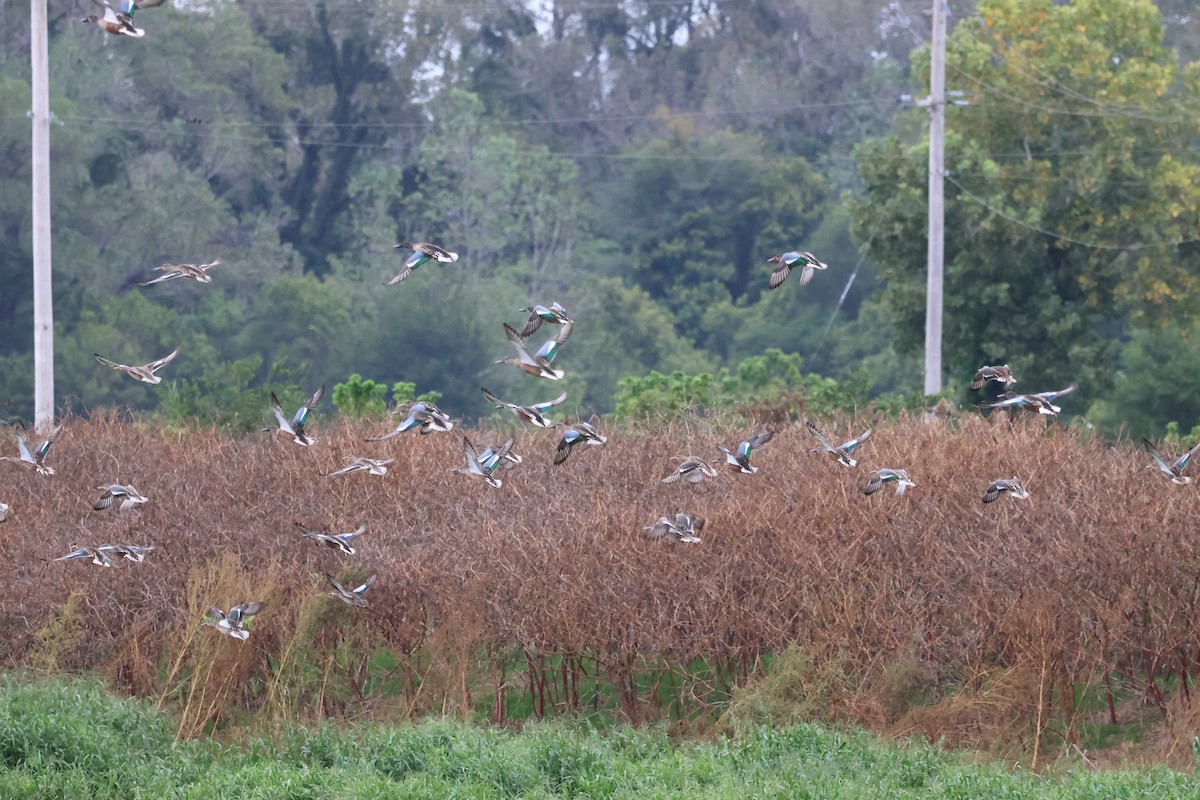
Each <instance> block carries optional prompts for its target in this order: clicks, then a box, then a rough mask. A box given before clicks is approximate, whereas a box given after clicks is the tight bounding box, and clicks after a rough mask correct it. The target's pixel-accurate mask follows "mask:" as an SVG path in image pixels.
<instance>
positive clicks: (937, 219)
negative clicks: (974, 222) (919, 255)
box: [925, 0, 946, 395]
mask: <svg viewBox="0 0 1200 800" xmlns="http://www.w3.org/2000/svg"><path fill="white" fill-rule="evenodd" d="M928 103H929V234H928V238H929V257H928V263H929V271H928V277H927V281H926V285H925V394H926V395H931V394H937V393H938V392H940V391H941V390H942V282H943V273H944V270H943V259H944V255H945V252H944V247H943V235H944V228H945V216H946V215H945V205H944V202H943V201H944V195H943V191H942V190H943V179H942V172H943V164H944V160H945V140H946V0H933V49H932V53H931V59H930V70H929V98H928Z"/></svg>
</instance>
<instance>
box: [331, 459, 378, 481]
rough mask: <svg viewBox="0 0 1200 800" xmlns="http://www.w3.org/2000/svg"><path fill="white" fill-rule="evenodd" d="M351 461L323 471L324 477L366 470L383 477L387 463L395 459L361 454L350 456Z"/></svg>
mask: <svg viewBox="0 0 1200 800" xmlns="http://www.w3.org/2000/svg"><path fill="white" fill-rule="evenodd" d="M350 458H352V459H353V461H352V462H351V463H350V464H348V465H346V466H344V467H342V468H341V469H338V470H334V471H333V472H327V473H325V477H326V478H332V477H333V476H334V475H347V474H349V473H351V472H368V473H370V474H371V475H378V476H380V477H383V476H384V475H387V468H388V465H389V464H391V463H392V462H393V461H395V459H394V458H364V457H363V456H350Z"/></svg>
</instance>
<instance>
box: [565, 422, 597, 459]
mask: <svg viewBox="0 0 1200 800" xmlns="http://www.w3.org/2000/svg"><path fill="white" fill-rule="evenodd" d="M584 442H587V443H588V444H596V445H603V444H607V443H608V437H607V436H601V435H600V432H599V431H597V430H596V428H595V426H594V425H592V424H591V423H589V422H576V423H575V424H573V425H568V426H567V429H566V430H565V431H563V435H562V438H561V439H559V440H558V447H556V448H555V450H554V463H555V464H561V463H563V462H564V461H566V460H567V456H569V455H571V449H572V448H573V447H575V445H577V444H583V443H584Z"/></svg>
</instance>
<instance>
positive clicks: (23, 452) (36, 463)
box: [0, 420, 63, 475]
mask: <svg viewBox="0 0 1200 800" xmlns="http://www.w3.org/2000/svg"><path fill="white" fill-rule="evenodd" d="M17 427H19V428H20V430H18V431H17V432H16V434H17V452H19V453H20V455H19V456H0V460H2V461H17V462H20V463H23V464H29V465H30V466H31V467H33V468H34V469H35V470H37V474H38V475H53V474H54V469H53V468H52V467H51V466H49V465H48V464H47V463H46V455H47V454H48V453H49V452H50V445H52V444H54V443H55V442H57V441H58V440H59V438H60V437H61V436H62V433H63V424H62V423H59V424H58V425H57V426H56V427H55V428H54V430H52V431H50V435H49V436H47V437H46V439H45V440H44V441H43V442H42V443H41V444H39V445H38V446H37V449H36V450H30V449H29V440H28V439H26V438H25V423H24V422H21V421H20V420H17Z"/></svg>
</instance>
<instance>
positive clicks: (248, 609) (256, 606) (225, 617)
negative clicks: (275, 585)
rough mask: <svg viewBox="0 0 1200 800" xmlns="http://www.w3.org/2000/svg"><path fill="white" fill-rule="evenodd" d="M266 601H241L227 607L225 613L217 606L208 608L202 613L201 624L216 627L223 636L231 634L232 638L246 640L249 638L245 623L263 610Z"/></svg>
mask: <svg viewBox="0 0 1200 800" xmlns="http://www.w3.org/2000/svg"><path fill="white" fill-rule="evenodd" d="M265 605H266V603H259V602H254V603H242V604H240V605H236V606H234V607H233V608H231V609H229V613H228V614H226V613H225V612H224V611H222V610H221V609H219V608H210V609H209V610H208V613H207V614H205V615H204V621H203V624H204V625H207V626H208V627H210V628H216V629H217V632H218V633H222V634H224V635H225V636H231V637H233V638H234V639H241V640H243V641H244V640H246V639H249V638H250V631H248V630H246V623H247V622H249V621H250V618H251V617H253V616H254V615H255V614H257V613H258V612H260V611H262V610H263V607H264V606H265Z"/></svg>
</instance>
